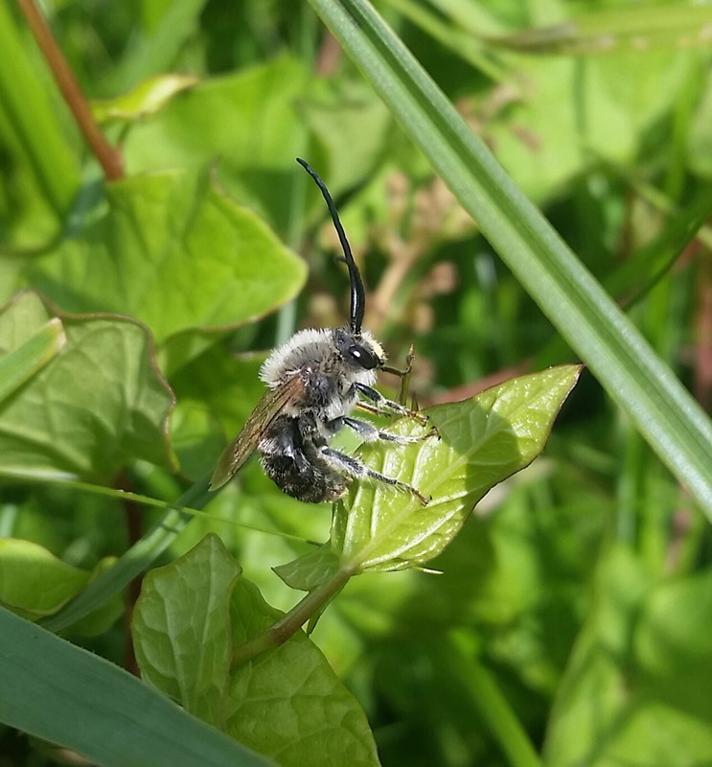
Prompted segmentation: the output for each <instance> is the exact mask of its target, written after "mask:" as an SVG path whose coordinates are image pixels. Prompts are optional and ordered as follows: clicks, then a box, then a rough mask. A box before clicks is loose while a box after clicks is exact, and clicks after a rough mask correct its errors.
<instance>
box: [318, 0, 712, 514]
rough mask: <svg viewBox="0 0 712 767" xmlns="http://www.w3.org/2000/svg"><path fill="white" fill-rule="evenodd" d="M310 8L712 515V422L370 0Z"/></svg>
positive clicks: (329, 1)
mask: <svg viewBox="0 0 712 767" xmlns="http://www.w3.org/2000/svg"><path fill="white" fill-rule="evenodd" d="M310 3H311V5H312V6H313V7H314V8H315V10H316V11H317V13H318V14H319V15H320V16H321V18H322V19H323V20H324V21H325V23H326V24H327V25H328V27H329V28H330V29H331V31H332V32H333V33H334V35H335V36H336V37H337V38H338V39H339V41H340V42H341V44H342V46H343V48H344V50H346V52H347V53H348V54H349V55H350V56H351V57H352V58H353V59H354V60H355V61H356V63H357V64H358V66H359V67H360V68H361V69H362V71H363V73H364V74H365V76H366V77H367V78H368V79H369V80H370V81H371V83H372V85H373V86H374V87H375V89H376V91H377V92H378V93H379V94H380V95H381V97H382V98H383V99H384V101H385V102H386V103H387V104H388V106H389V107H390V108H391V110H392V111H393V113H394V114H395V115H396V117H397V118H398V120H399V121H400V123H401V125H402V127H403V129H404V130H405V132H406V133H407V134H408V136H410V138H411V139H412V140H413V141H414V142H415V143H416V144H417V145H418V146H419V147H420V148H421V149H422V151H423V152H424V154H425V155H426V156H427V157H428V158H429V159H430V161H431V162H432V164H433V166H434V168H435V169H436V170H437V171H438V172H439V173H440V174H441V176H442V178H443V180H444V181H445V182H446V183H447V184H448V185H449V186H450V188H451V189H452V190H453V192H454V193H455V194H456V196H457V197H458V199H459V200H460V202H461V203H462V205H463V207H464V208H465V209H466V210H467V211H468V212H469V213H470V214H471V215H472V216H473V218H475V220H476V221H477V223H478V224H479V226H480V228H481V230H482V232H483V234H484V235H485V236H486V237H487V239H488V240H489V242H490V243H491V244H492V246H493V247H494V248H495V250H496V251H497V252H498V253H499V255H500V256H501V258H502V259H503V260H504V261H505V263H506V264H507V265H508V266H509V267H510V269H511V270H512V272H513V273H514V275H515V276H516V277H517V278H518V279H519V280H520V282H521V283H522V285H523V286H524V288H525V289H526V290H527V291H528V292H529V294H530V295H531V296H532V297H533V298H534V300H535V301H536V302H537V303H538V304H539V306H540V308H541V309H542V311H543V312H544V313H545V314H546V315H547V316H548V317H549V319H550V320H551V321H552V323H553V324H554V325H555V327H556V328H557V329H558V330H559V332H560V333H561V335H562V336H563V337H564V338H565V339H566V341H567V342H568V343H569V344H570V345H571V347H572V348H573V349H574V350H575V351H577V352H578V353H579V354H580V355H581V358H582V359H583V360H584V361H585V362H586V363H587V364H588V366H589V367H590V369H591V370H592V372H593V373H594V374H595V375H596V377H597V378H598V380H599V381H600V382H601V384H602V385H603V386H604V388H605V389H606V390H607V391H608V393H609V394H610V396H611V397H612V398H613V399H614V400H615V401H616V402H617V403H618V404H619V405H620V406H621V407H622V408H623V410H624V411H625V412H626V413H627V414H628V415H629V416H630V418H631V419H632V421H633V422H634V423H635V425H636V427H637V428H638V429H639V430H640V432H641V434H643V436H644V437H645V438H646V439H647V440H648V442H649V443H650V445H651V446H652V447H653V449H654V450H655V451H656V453H657V454H658V456H659V457H660V459H661V460H662V461H663V462H664V463H665V464H666V465H667V466H668V467H669V468H670V470H671V471H672V472H673V473H674V474H675V476H676V477H677V478H678V479H679V481H680V482H681V483H683V484H684V485H685V486H687V488H688V489H689V491H690V493H691V494H692V495H693V496H694V497H695V499H696V500H697V501H698V502H699V503H700V505H701V506H702V508H703V509H704V510H705V512H706V513H707V514H708V516H709V517H710V518H711V519H712V462H711V461H710V460H709V456H710V455H711V454H712V423H710V420H709V418H708V417H707V416H706V415H705V413H704V412H703V411H702V409H701V408H700V406H699V405H698V403H697V402H695V400H694V399H693V398H692V397H691V396H690V394H689V393H688V392H687V391H686V390H685V388H684V387H683V386H682V385H681V383H680V382H679V381H678V380H677V378H675V376H674V375H673V373H672V372H671V370H670V369H669V368H668V367H667V365H665V363H664V362H662V361H661V360H660V359H659V358H658V356H657V355H656V354H655V352H654V351H653V350H652V348H651V347H650V345H649V344H648V343H647V341H646V340H645V339H644V338H643V336H642V335H641V334H640V332H639V331H638V330H637V329H636V328H635V327H634V325H633V324H632V323H631V322H630V321H629V320H628V319H627V318H626V317H625V315H624V314H623V313H622V312H621V311H620V309H619V308H618V307H617V306H616V305H615V303H614V302H613V301H612V300H611V299H610V297H609V296H608V295H607V294H606V293H605V291H604V290H603V289H602V288H601V286H600V285H599V284H598V283H597V282H596V280H595V279H594V278H593V277H592V276H591V274H590V273H589V272H588V271H587V270H586V269H585V268H584V267H583V265H582V264H581V263H580V262H579V261H578V259H577V258H576V257H575V256H574V254H573V253H572V252H571V251H570V250H569V248H568V247H567V246H566V244H565V243H564V242H563V241H562V239H561V238H560V237H559V236H558V234H557V233H556V232H555V231H554V230H553V228H552V227H551V225H550V224H549V223H548V222H547V221H546V219H544V217H543V216H542V215H541V213H539V211H538V210H537V209H536V208H535V207H534V206H533V205H532V204H531V203H530V202H529V201H528V200H527V199H526V198H525V197H524V195H523V194H522V192H521V191H520V190H519V189H517V187H516V186H515V185H514V184H513V183H512V181H511V180H510V179H509V178H508V177H507V175H506V174H505V173H504V172H503V171H502V169H501V167H500V166H499V165H498V164H497V162H496V161H495V160H494V158H493V157H492V155H491V153H490V151H489V150H488V149H487V148H486V146H485V145H484V144H483V142H482V141H480V140H479V139H478V138H477V137H476V136H475V135H474V134H473V133H472V131H471V130H470V128H469V127H468V126H467V125H466V124H465V122H464V121H463V119H462V117H461V116H460V115H459V114H458V113H457V112H456V111H455V109H454V108H453V106H452V105H451V104H450V103H449V101H448V100H447V98H446V97H445V96H444V95H443V93H442V92H441V91H440V90H439V89H438V87H437V86H436V85H435V84H434V83H433V81H432V80H431V79H430V77H429V76H428V75H427V73H426V72H425V71H424V70H423V69H422V68H421V67H420V65H419V64H418V63H417V61H415V59H414V58H413V57H412V55H411V54H410V52H409V51H408V50H407V49H406V48H405V46H404V45H403V44H402V43H401V42H400V40H398V38H397V37H396V36H395V35H394V34H393V32H392V31H391V30H390V29H389V28H388V27H387V26H386V25H385V23H384V22H383V20H382V19H381V18H380V17H379V16H378V14H377V13H376V12H375V11H374V10H373V8H372V7H371V5H370V4H369V3H368V2H367V1H366V0H310Z"/></svg>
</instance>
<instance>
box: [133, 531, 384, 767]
mask: <svg viewBox="0 0 712 767" xmlns="http://www.w3.org/2000/svg"><path fill="white" fill-rule="evenodd" d="M238 573H239V567H238V565H237V563H236V562H235V561H234V560H233V559H232V557H231V556H230V555H229V554H228V553H227V551H226V550H225V548H224V546H223V544H222V542H221V541H220V539H219V538H217V537H216V536H214V535H209V536H207V537H206V538H204V539H203V540H202V541H201V542H200V543H199V544H198V545H197V546H196V547H195V548H194V549H192V550H191V551H190V552H188V553H187V554H186V555H185V556H184V557H182V558H181V559H179V560H178V561H177V562H174V563H172V564H171V565H168V566H167V567H163V568H160V569H159V570H155V571H153V573H151V574H150V575H149V576H148V578H147V579H146V582H145V584H144V588H143V590H142V592H141V596H140V598H139V600H138V602H137V605H136V613H135V616H136V617H135V619H134V626H133V635H134V643H135V646H136V657H137V659H138V661H139V665H140V667H141V671H142V674H143V675H144V677H146V678H147V679H148V680H149V681H151V682H152V683H153V684H155V685H156V686H157V687H159V689H161V690H163V691H164V692H165V693H167V694H168V695H170V696H171V697H173V698H175V699H176V700H178V702H180V703H181V704H182V705H183V706H185V707H186V708H188V709H189V710H191V711H192V712H193V713H195V714H197V715H198V716H200V717H202V718H206V719H208V720H209V721H211V722H212V723H213V724H215V725H216V726H219V727H221V728H222V729H224V730H225V732H227V734H229V735H231V736H232V737H233V738H235V739H236V740H239V741H240V742H242V743H244V744H246V745H248V746H250V747H251V748H253V749H254V750H256V751H259V752H261V753H263V754H266V755H268V756H270V757H272V758H273V759H274V760H275V761H276V762H277V763H278V764H281V765H288V766H292V765H294V767H297V766H299V767H302V766H303V765H312V764H320V765H323V767H342V766H343V767H375V765H378V757H377V756H376V749H375V745H374V742H373V736H372V735H371V732H370V730H369V727H368V722H367V721H366V717H365V716H364V713H363V711H362V710H361V708H360V706H359V705H358V703H357V702H356V700H355V699H354V698H353V696H352V695H351V693H349V692H348V690H347V689H346V688H345V687H344V686H343V685H342V684H341V682H340V681H339V679H338V678H337V677H336V675H335V674H334V672H333V671H332V670H331V668H330V667H329V664H328V663H327V661H326V659H325V658H324V656H323V655H322V654H321V652H320V651H319V649H318V648H317V647H316V646H315V645H314V644H313V643H312V642H311V640H310V639H308V638H307V637H306V636H305V635H304V634H303V633H302V632H298V633H297V634H296V635H295V636H293V637H292V638H291V639H289V640H288V641H287V642H285V643H284V644H282V645H280V646H279V647H277V648H274V649H272V650H268V651H267V652H264V653H262V654H260V655H259V656H257V657H256V658H253V659H251V660H248V661H246V662H244V663H242V664H241V665H238V666H236V667H231V666H230V660H231V658H232V657H233V651H234V649H235V648H236V647H239V646H240V645H242V644H243V643H245V642H247V641H249V640H250V639H252V638H253V637H255V636H256V635H258V634H261V633H262V632H264V631H265V630H266V629H267V628H269V627H270V626H271V625H272V624H274V623H275V622H276V621H277V620H279V618H280V617H281V615H282V614H281V613H280V612H279V611H278V610H275V609H273V608H272V607H270V606H269V605H268V604H267V603H266V602H265V601H264V599H263V598H262V596H261V594H260V593H259V590H258V589H257V587H256V586H254V585H253V584H251V583H249V582H248V581H246V580H245V579H244V578H242V577H237V575H238Z"/></svg>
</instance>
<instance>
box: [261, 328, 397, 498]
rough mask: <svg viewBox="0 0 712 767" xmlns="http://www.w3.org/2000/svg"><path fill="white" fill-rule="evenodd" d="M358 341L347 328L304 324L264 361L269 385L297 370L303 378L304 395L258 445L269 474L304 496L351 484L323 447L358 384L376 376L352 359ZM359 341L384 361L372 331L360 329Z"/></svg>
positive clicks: (333, 493) (331, 494) (327, 494)
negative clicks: (309, 327) (312, 327)
mask: <svg viewBox="0 0 712 767" xmlns="http://www.w3.org/2000/svg"><path fill="white" fill-rule="evenodd" d="M355 343H356V341H355V339H354V337H353V336H352V334H351V333H350V332H349V331H348V330H346V329H342V328H338V329H323V330H302V331H300V332H299V333H297V334H296V335H294V336H293V337H292V338H291V339H290V340H289V341H288V342H287V343H286V344H284V345H283V346H281V347H279V348H277V349H275V350H274V351H273V352H272V354H270V356H269V357H268V358H267V360H266V361H265V363H264V365H263V366H262V370H261V372H260V378H261V379H262V380H263V381H264V382H265V383H266V384H267V386H269V387H270V388H275V387H279V386H282V385H283V384H284V383H285V381H286V380H288V379H289V378H291V377H293V376H299V377H301V378H302V380H303V393H302V396H301V398H300V399H299V400H296V401H293V402H290V403H289V405H288V406H286V407H285V408H284V410H283V413H282V414H281V415H280V416H279V417H278V418H276V419H275V421H274V422H273V423H272V424H271V425H270V426H269V428H267V429H266V431H265V433H264V435H263V436H262V438H261V439H260V441H259V443H258V445H257V450H258V452H259V453H260V457H261V463H262V466H263V468H264V470H265V472H266V474H267V475H268V476H269V477H270V479H272V481H273V482H274V483H275V484H276V485H278V486H279V487H280V488H281V489H282V490H283V491H284V492H285V493H287V494H288V495H291V496H293V497H294V498H298V499H299V500H301V501H306V502H308V503H321V502H323V501H334V500H336V499H337V498H339V497H341V496H342V495H343V494H344V493H345V492H346V490H347V488H348V486H349V484H350V481H349V478H348V477H346V476H344V474H343V473H342V472H340V471H338V470H337V469H336V468H335V467H334V465H333V462H330V461H329V460H328V459H327V458H326V457H325V456H324V452H323V451H324V449H325V448H327V447H328V444H329V440H330V438H331V437H332V436H333V435H334V434H335V433H336V432H337V431H338V429H339V428H341V420H340V419H342V418H343V417H344V416H348V415H349V414H350V413H351V412H352V411H353V409H354V407H355V405H356V402H357V399H358V393H357V389H356V387H355V386H354V384H357V383H360V384H363V385H364V386H371V385H372V384H373V383H374V382H375V378H376V373H375V370H374V369H373V368H372V369H365V368H363V367H362V366H361V364H359V363H358V362H357V361H356V360H352V359H350V357H349V354H348V349H349V348H352V347H354V346H355ZM358 346H359V348H361V349H363V350H364V351H365V352H366V353H367V354H373V355H374V357H375V359H377V360H378V361H380V362H381V363H382V362H383V360H384V358H385V355H384V353H383V349H382V348H381V346H380V344H379V343H378V342H377V341H376V340H375V339H374V338H373V337H372V336H371V335H370V334H369V333H365V332H362V333H361V334H360V337H359V338H358Z"/></svg>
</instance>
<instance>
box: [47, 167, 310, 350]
mask: <svg viewBox="0 0 712 767" xmlns="http://www.w3.org/2000/svg"><path fill="white" fill-rule="evenodd" d="M108 197H109V209H108V211H107V212H106V213H105V215H104V216H103V217H101V218H100V219H99V220H98V221H96V222H95V223H93V224H89V225H88V227H87V229H86V230H85V231H84V232H83V234H82V235H81V237H80V238H78V239H77V240H73V241H68V242H66V243H65V244H63V245H62V246H61V247H60V248H59V250H58V251H57V252H56V253H54V254H52V255H50V256H48V257H46V258H44V259H42V260H41V262H40V263H39V264H38V266H37V268H36V269H35V270H34V272H33V282H34V284H35V285H36V286H37V287H38V288H39V289H41V290H43V291H44V292H45V293H46V294H47V295H48V296H50V297H51V298H52V299H53V300H54V301H56V302H57V303H58V304H59V305H60V306H62V308H64V309H66V310H69V311H81V312H87V311H112V312H121V313H122V314H130V315H131V316H133V317H135V318H137V319H139V320H141V321H143V322H145V323H146V324H147V325H148V326H149V327H150V328H151V330H152V331H153V333H154V335H155V336H156V338H157V339H158V340H159V341H163V340H165V339H166V338H167V337H168V336H170V335H172V334H175V333H179V332H181V331H184V330H188V329H191V328H202V329H205V330H213V331H224V330H226V329H230V328H234V327H237V326H238V325H240V324H243V323H246V322H251V321H254V320H256V319H258V318H259V317H261V316H263V315H264V314H266V313H268V312H270V311H272V310H273V309H275V308H277V307H278V306H279V305H280V304H283V303H285V302H286V301H289V300H290V299H291V298H293V297H294V296H295V295H296V293H297V292H298V291H299V289H300V288H301V286H302V284H303V282H304V279H305V272H306V269H305V266H304V263H303V262H302V260H301V259H300V258H298V257H297V256H296V255H295V254H294V253H292V252H291V251H289V250H287V249H286V248H285V247H284V246H283V245H282V244H281V243H280V242H279V240H278V239H277V238H276V237H275V235H274V234H273V233H272V232H271V231H270V230H269V228H268V227H267V226H266V225H265V224H264V223H263V222H262V221H261V220H260V219H259V218H258V217H257V216H256V215H255V214H254V213H253V212H252V211H251V210H249V209H247V208H245V207H243V206H241V205H239V204H238V203H236V202H235V201H234V200H232V199H230V198H229V197H227V196H226V195H225V194H224V193H223V192H221V191H220V190H219V189H218V188H217V187H216V186H215V185H214V184H213V183H211V182H210V180H209V179H208V177H207V176H202V177H200V178H199V179H198V180H196V179H195V178H194V177H193V176H192V175H189V174H182V173H166V174H159V175H153V176H138V177H132V178H127V179H124V180H122V181H118V182H115V183H114V184H111V185H110V186H109V189H108ZM198 287H199V289H198Z"/></svg>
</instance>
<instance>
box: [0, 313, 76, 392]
mask: <svg viewBox="0 0 712 767" xmlns="http://www.w3.org/2000/svg"><path fill="white" fill-rule="evenodd" d="M66 343H67V337H66V336H65V335H64V328H63V327H62V321H61V320H60V319H59V318H58V317H54V318H53V319H51V320H50V321H49V322H48V323H47V324H46V325H44V326H43V327H41V328H40V329H39V330H38V331H37V332H36V333H35V334H34V335H33V336H31V337H30V338H28V339H27V341H25V342H24V343H23V344H21V345H20V346H18V347H17V348H16V349H13V350H12V351H8V352H5V353H3V354H2V356H0V402H2V401H3V400H4V399H6V398H7V397H8V396H9V395H10V394H12V393H13V392H14V391H15V389H18V388H19V387H20V386H22V384H23V383H25V382H26V381H27V380H29V379H30V378H32V376H33V375H34V374H35V373H37V372H38V371H40V370H41V369H42V368H43V367H44V366H45V365H46V364H47V363H48V362H49V361H50V360H51V359H52V358H53V357H55V356H56V355H57V354H58V353H59V352H60V351H61V349H62V348H63V347H64V345H65V344H66ZM0 353H2V352H1V351H0Z"/></svg>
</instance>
